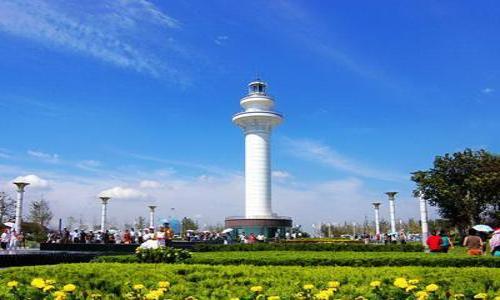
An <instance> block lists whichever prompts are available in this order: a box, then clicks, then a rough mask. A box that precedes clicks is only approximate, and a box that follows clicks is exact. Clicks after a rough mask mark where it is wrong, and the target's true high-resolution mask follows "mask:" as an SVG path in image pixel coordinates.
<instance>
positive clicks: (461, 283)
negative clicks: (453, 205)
mask: <svg viewBox="0 0 500 300" xmlns="http://www.w3.org/2000/svg"><path fill="white" fill-rule="evenodd" d="M34 278H38V279H37V280H34ZM497 278H500V270H499V269H494V268H426V267H402V268H401V267H392V268H384V267H381V268H350V267H281V266H274V267H258V266H254V267H252V268H241V267H239V266H204V265H181V264H171V265H159V264H69V265H57V266H37V267H24V268H10V269H6V270H1V271H0V299H16V300H17V299H23V298H15V297H12V293H13V290H14V288H13V287H12V286H13V285H16V287H15V289H29V290H28V291H23V292H26V293H27V294H28V295H31V294H32V293H38V295H46V294H48V296H47V297H46V298H42V297H40V298H31V299H55V297H54V296H55V295H54V294H55V292H56V291H58V292H64V293H66V294H69V295H70V297H68V298H72V299H144V297H145V293H149V292H150V291H152V290H155V291H157V290H158V288H159V287H161V286H160V282H166V281H168V284H164V286H167V287H168V288H166V289H165V290H163V291H162V293H164V294H162V295H161V296H160V297H158V298H148V299H167V298H168V299H185V298H186V297H189V296H194V297H195V299H199V300H203V299H231V298H233V297H237V298H240V299H255V297H253V296H255V294H257V293H258V294H262V295H266V296H279V297H280V299H300V298H297V296H298V295H297V293H302V294H301V296H304V293H314V294H316V293H321V292H322V291H325V290H328V289H329V288H334V289H335V290H334V291H333V292H334V296H335V299H355V298H356V297H359V296H363V297H365V298H367V299H389V298H390V299H417V297H415V296H414V295H415V294H416V292H417V291H425V292H426V293H429V294H431V293H432V295H433V296H435V297H432V298H430V297H429V299H454V298H452V296H455V295H457V296H458V295H460V298H457V299H473V298H474V297H475V296H477V295H481V294H482V293H484V294H485V295H486V296H487V297H488V299H496V298H495V297H497V296H499V294H498V293H499V292H500V282H499V281H498V280H497ZM410 280H411V281H410ZM14 281H15V282H14ZM9 282H10V287H9ZM13 282H14V283H13ZM49 282H50V283H49ZM47 285H51V286H52V287H50V288H47V291H45V288H46V287H47ZM410 285H412V286H415V287H412V288H408V287H409V286H410ZM429 285H432V286H431V287H429ZM33 290H34V291H33ZM131 293H132V296H134V295H135V296H137V295H138V294H141V296H137V297H136V298H134V297H132V298H129V297H128V296H130V295H131ZM143 295H144V296H143ZM481 296H484V295H481ZM84 297H85V298H84ZM91 297H93V298H91ZM249 297H253V298H249ZM265 298H266V297H265ZM24 299H27V298H24ZM191 299H193V298H191ZM274 299H276V298H274ZM302 299H304V298H302ZM306 299H308V298H306ZM320 299H333V298H320ZM358 299H359V298H358ZM363 299H364V298H363ZM476 299H486V298H476Z"/></svg>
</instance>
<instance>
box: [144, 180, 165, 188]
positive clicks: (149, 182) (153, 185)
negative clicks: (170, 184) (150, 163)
mask: <svg viewBox="0 0 500 300" xmlns="http://www.w3.org/2000/svg"><path fill="white" fill-rule="evenodd" d="M139 187H141V188H143V189H158V188H161V187H162V184H161V182H159V181H156V180H143V181H141V182H140V183H139Z"/></svg>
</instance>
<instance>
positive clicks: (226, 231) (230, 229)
mask: <svg viewBox="0 0 500 300" xmlns="http://www.w3.org/2000/svg"><path fill="white" fill-rule="evenodd" d="M233 230H234V229H232V228H226V229H224V230H222V233H229V232H231V231H233Z"/></svg>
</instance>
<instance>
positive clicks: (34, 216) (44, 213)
mask: <svg viewBox="0 0 500 300" xmlns="http://www.w3.org/2000/svg"><path fill="white" fill-rule="evenodd" d="M53 216H54V215H53V214H52V211H51V210H50V207H49V203H48V202H47V201H46V200H45V199H44V198H40V200H35V201H33V202H31V205H30V208H29V219H30V221H31V222H33V223H37V224H39V225H40V227H42V228H45V227H46V226H47V224H48V223H49V222H50V220H52V217H53Z"/></svg>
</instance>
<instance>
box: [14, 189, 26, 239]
mask: <svg viewBox="0 0 500 300" xmlns="http://www.w3.org/2000/svg"><path fill="white" fill-rule="evenodd" d="M14 185H15V186H16V187H17V201H16V223H15V224H14V229H15V230H16V233H17V234H19V232H21V223H22V221H23V220H22V217H23V198H24V188H25V187H26V186H27V185H29V183H28V182H22V181H18V182H14Z"/></svg>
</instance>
